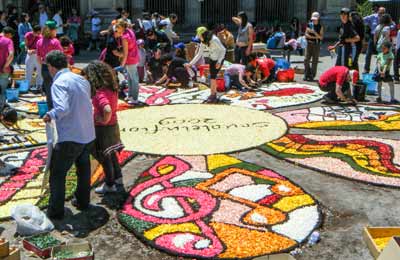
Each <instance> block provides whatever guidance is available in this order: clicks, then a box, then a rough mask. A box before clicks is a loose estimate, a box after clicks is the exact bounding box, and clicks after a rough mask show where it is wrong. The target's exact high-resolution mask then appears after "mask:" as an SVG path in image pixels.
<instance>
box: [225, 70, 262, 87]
mask: <svg viewBox="0 0 400 260" xmlns="http://www.w3.org/2000/svg"><path fill="white" fill-rule="evenodd" d="M254 73H255V68H254V67H253V66H252V65H247V66H244V65H242V64H232V65H230V66H229V67H228V68H227V69H226V70H225V77H224V78H225V80H226V81H228V82H225V86H226V87H227V89H230V88H232V86H235V87H236V88H237V89H238V90H245V89H246V90H251V89H252V86H256V82H255V81H253V80H252V79H251V77H252V76H253V74H254Z"/></svg>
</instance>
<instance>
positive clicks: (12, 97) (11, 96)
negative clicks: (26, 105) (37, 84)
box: [6, 88, 19, 102]
mask: <svg viewBox="0 0 400 260" xmlns="http://www.w3.org/2000/svg"><path fill="white" fill-rule="evenodd" d="M18 95H19V90H18V89H17V88H9V89H6V99H7V101H8V102H17V101H18Z"/></svg>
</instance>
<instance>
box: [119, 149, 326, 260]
mask: <svg viewBox="0 0 400 260" xmlns="http://www.w3.org/2000/svg"><path fill="white" fill-rule="evenodd" d="M118 218H119V221H120V222H121V223H122V224H123V225H124V226H125V227H126V228H127V229H128V230H130V231H132V232H133V233H134V234H135V235H136V236H138V237H139V238H140V239H141V240H143V241H145V242H146V243H148V244H149V245H151V246H153V247H155V248H158V249H160V250H163V251H165V252H168V253H170V254H173V255H179V256H186V257H194V258H207V259H248V258H252V257H257V256H262V255H267V254H273V253H279V252H283V251H287V250H290V249H292V248H294V247H296V246H298V245H299V244H300V243H302V242H304V241H305V240H306V238H307V237H308V236H309V235H310V233H311V232H312V231H313V230H314V229H316V228H317V227H318V226H319V224H320V222H321V215H320V209H319V206H318V203H317V202H316V200H315V199H314V198H313V197H311V196H310V195H309V194H307V193H306V192H305V191H304V190H303V189H301V188H300V187H299V186H297V185H296V184H294V183H292V182H291V181H290V180H288V179H286V178H285V177H283V176H281V175H279V174H278V173H275V172H273V171H271V170H269V169H264V168H262V167H260V166H257V165H253V164H250V163H247V162H244V161H240V160H238V159H236V158H233V157H230V156H228V155H210V156H166V157H162V158H161V159H160V160H158V161H157V162H155V163H154V164H153V166H151V167H150V168H149V169H148V170H147V171H145V172H143V173H142V174H141V175H140V176H139V178H138V180H137V182H136V184H135V185H134V186H133V188H132V189H131V191H130V196H129V198H128V200H127V201H126V203H125V205H124V207H123V210H121V211H120V212H119V214H118Z"/></svg>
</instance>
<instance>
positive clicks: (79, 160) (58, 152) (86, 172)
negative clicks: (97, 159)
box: [48, 142, 92, 215]
mask: <svg viewBox="0 0 400 260" xmlns="http://www.w3.org/2000/svg"><path fill="white" fill-rule="evenodd" d="M91 146H92V144H91V143H90V144H79V143H74V142H62V143H58V144H56V146H55V147H54V149H53V154H52V156H51V164H50V199H49V211H48V212H49V213H50V214H52V215H62V214H63V213H64V201H65V181H66V176H67V172H68V171H69V170H70V169H71V167H72V165H73V164H75V167H76V175H77V178H78V184H77V188H76V192H75V198H76V199H77V202H78V205H79V206H80V207H82V208H85V207H87V206H88V205H89V203H90V175H91V171H90V157H89V156H90V149H91Z"/></svg>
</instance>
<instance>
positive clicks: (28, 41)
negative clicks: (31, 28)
mask: <svg viewBox="0 0 400 260" xmlns="http://www.w3.org/2000/svg"><path fill="white" fill-rule="evenodd" d="M40 39H42V35H34V34H33V32H27V33H26V34H25V45H26V48H28V50H36V47H37V46H36V45H37V42H38V41H39V40H40Z"/></svg>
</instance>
